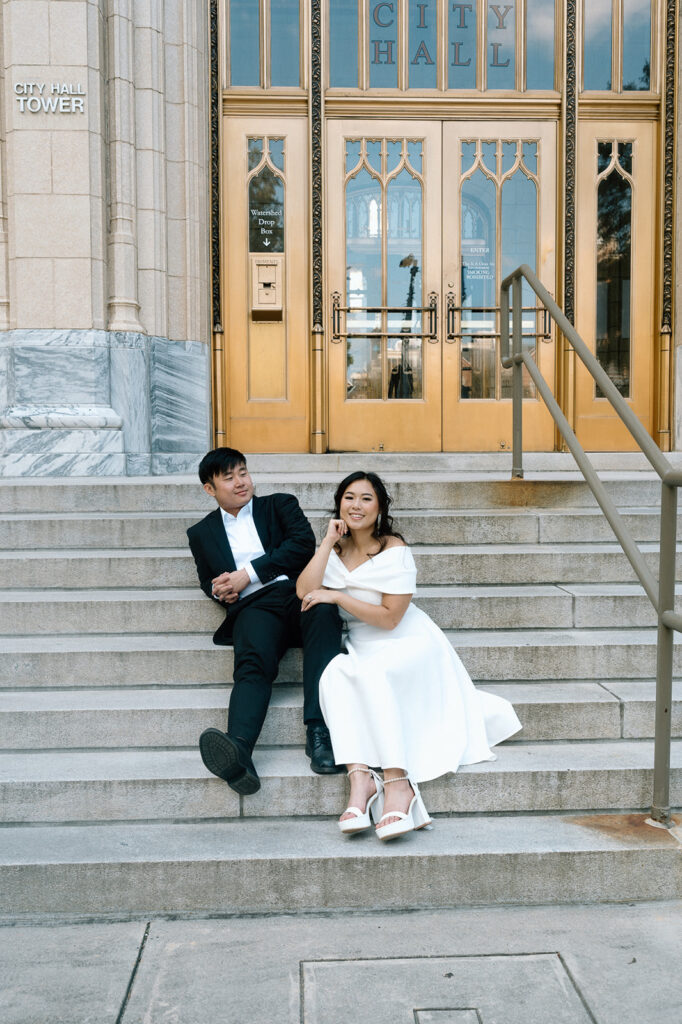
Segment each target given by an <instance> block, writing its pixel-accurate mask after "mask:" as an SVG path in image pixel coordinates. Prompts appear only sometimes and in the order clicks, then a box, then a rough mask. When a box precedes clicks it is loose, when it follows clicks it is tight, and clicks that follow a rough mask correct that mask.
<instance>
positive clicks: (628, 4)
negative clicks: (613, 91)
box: [623, 0, 651, 90]
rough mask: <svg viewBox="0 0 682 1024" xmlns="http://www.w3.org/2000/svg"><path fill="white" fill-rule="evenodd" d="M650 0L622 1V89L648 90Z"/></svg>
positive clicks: (649, 70)
mask: <svg viewBox="0 0 682 1024" xmlns="http://www.w3.org/2000/svg"><path fill="white" fill-rule="evenodd" d="M650 77H651V0H623V89H625V90H630V89H650V88H651V84H650Z"/></svg>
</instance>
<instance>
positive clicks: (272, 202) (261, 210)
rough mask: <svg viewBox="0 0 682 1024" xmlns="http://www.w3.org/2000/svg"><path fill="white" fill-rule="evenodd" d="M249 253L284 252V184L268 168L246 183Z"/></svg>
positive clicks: (264, 168)
mask: <svg viewBox="0 0 682 1024" xmlns="http://www.w3.org/2000/svg"><path fill="white" fill-rule="evenodd" d="M249 252H284V183H283V181H282V179H281V178H280V177H279V176H278V175H276V174H273V172H272V171H271V169H270V168H269V167H268V166H267V165H266V166H265V167H263V168H262V170H260V171H259V172H258V174H256V176H255V177H253V178H252V179H251V181H250V182H249Z"/></svg>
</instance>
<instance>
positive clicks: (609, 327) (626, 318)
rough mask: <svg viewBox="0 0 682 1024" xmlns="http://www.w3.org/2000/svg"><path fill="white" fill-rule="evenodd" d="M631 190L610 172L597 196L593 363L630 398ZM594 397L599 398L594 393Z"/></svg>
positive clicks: (617, 175) (626, 183)
mask: <svg viewBox="0 0 682 1024" xmlns="http://www.w3.org/2000/svg"><path fill="white" fill-rule="evenodd" d="M631 231H632V190H631V187H630V183H629V182H628V181H626V179H625V178H623V177H622V176H621V175H620V174H619V173H618V171H617V170H616V168H614V169H613V170H612V171H611V173H610V174H609V176H608V177H607V178H604V179H603V180H602V181H601V182H600V183H599V188H598V192H597V323H596V339H597V359H598V360H599V362H600V363H601V365H602V366H603V367H604V369H605V370H606V372H607V373H608V375H609V377H610V378H611V380H612V381H613V383H614V384H615V385H616V387H617V388H618V390H619V391H620V393H621V395H624V396H625V397H626V398H627V397H629V395H630V255H631V253H630V242H631ZM597 397H603V396H602V395H601V392H600V391H599V389H597Z"/></svg>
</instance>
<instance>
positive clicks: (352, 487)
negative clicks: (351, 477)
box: [339, 480, 379, 530]
mask: <svg viewBox="0 0 682 1024" xmlns="http://www.w3.org/2000/svg"><path fill="white" fill-rule="evenodd" d="M339 515H340V517H341V519H343V521H344V523H345V524H346V526H347V527H348V529H349V530H367V529H371V528H372V527H373V526H374V524H375V523H376V521H377V518H378V516H379V499H378V498H377V495H376V491H375V490H374V488H373V487H372V485H371V483H370V482H369V480H356V481H355V482H354V483H352V484H349V485H348V487H347V488H346V490H345V491H344V492H343V494H342V495H341V504H340V506H339Z"/></svg>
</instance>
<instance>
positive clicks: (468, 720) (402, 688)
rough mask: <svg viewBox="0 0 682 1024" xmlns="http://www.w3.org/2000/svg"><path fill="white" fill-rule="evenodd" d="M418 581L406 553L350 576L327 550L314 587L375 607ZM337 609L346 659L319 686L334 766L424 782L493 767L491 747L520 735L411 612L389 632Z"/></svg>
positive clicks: (498, 703)
mask: <svg viewBox="0 0 682 1024" xmlns="http://www.w3.org/2000/svg"><path fill="white" fill-rule="evenodd" d="M416 578H417V570H416V566H415V564H414V559H413V557H412V553H411V551H410V549H409V548H408V547H403V546H402V545H400V546H397V545H396V546H395V547H390V548H385V549H384V550H383V551H381V552H380V553H379V554H378V555H374V557H373V558H371V559H370V560H369V561H367V562H363V563H362V564H361V565H359V566H357V567H356V568H355V569H352V570H349V569H347V568H346V566H345V565H344V564H343V562H342V561H341V559H340V558H339V556H338V555H337V554H336V552H335V551H332V553H331V554H330V556H329V561H328V563H327V568H326V571H325V574H324V579H323V581H322V582H323V585H324V586H325V587H330V588H332V589H334V590H343V591H345V592H346V593H347V594H349V595H350V596H351V597H355V598H357V599H358V600H359V601H367V602H368V603H369V604H377V605H378V604H381V596H382V594H414V593H415V589H416ZM339 611H340V613H341V616H342V618H343V619H344V620H345V621H346V623H347V625H348V637H347V640H346V650H347V653H346V654H339V655H337V656H336V657H335V658H334V659H333V660H332V661H331V662H330V663H329V665H328V666H327V668H326V669H325V671H324V673H323V674H322V678H321V680H320V704H321V706H322V713H323V715H324V718H325V721H326V723H327V725H328V727H329V731H330V734H331V739H332V746H333V748H334V757H335V760H336V763H337V764H352V763H359V764H369V765H372V766H379V767H381V768H404V769H406V770H407V771H408V772H409V775H410V778H412V779H413V780H414V781H415V782H425V781H427V780H428V779H435V778H438V776H440V775H444V774H445V773H446V772H454V771H456V770H457V768H458V767H459V765H461V764H474V763H476V762H477V761H491V760H494V755H493V754H492V753H491V750H490V748H491V747H493V746H494V745H495V744H496V743H500V742H501V741H502V740H504V739H507V737H508V736H511V735H513V733H515V732H517V731H518V730H519V729H520V728H521V723H520V722H519V720H518V718H517V716H516V712H515V711H514V708H513V707H512V705H511V704H510V703H509V701H507V700H505V699H504V698H503V697H497V696H496V695H494V694H492V693H486V692H484V691H482V690H477V689H475V687H474V685H473V683H472V682H471V679H470V678H469V673H468V672H467V670H466V669H465V667H464V665H463V664H462V662H461V661H460V659H459V657H458V656H457V653H456V652H455V651H454V650H453V648H452V647H451V645H450V643H449V641H448V640H447V638H446V637H445V635H444V634H443V633H442V632H441V630H440V629H439V628H438V626H436V624H435V623H434V622H432V621H431V619H430V618H429V617H428V615H426V614H425V612H423V611H421V609H419V608H417V607H416V606H415V605H414V604H410V605H409V607H408V609H407V611H406V612H405V614H404V616H403V617H402V619H401V620H400V622H399V623H398V625H397V626H396V628H395V629H392V630H385V629H379V628H378V627H376V626H370V625H368V624H367V623H366V622H362V621H361V620H360V619H356V618H354V617H353V616H352V615H350V614H349V613H348V612H346V611H344V609H343V608H339Z"/></svg>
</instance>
